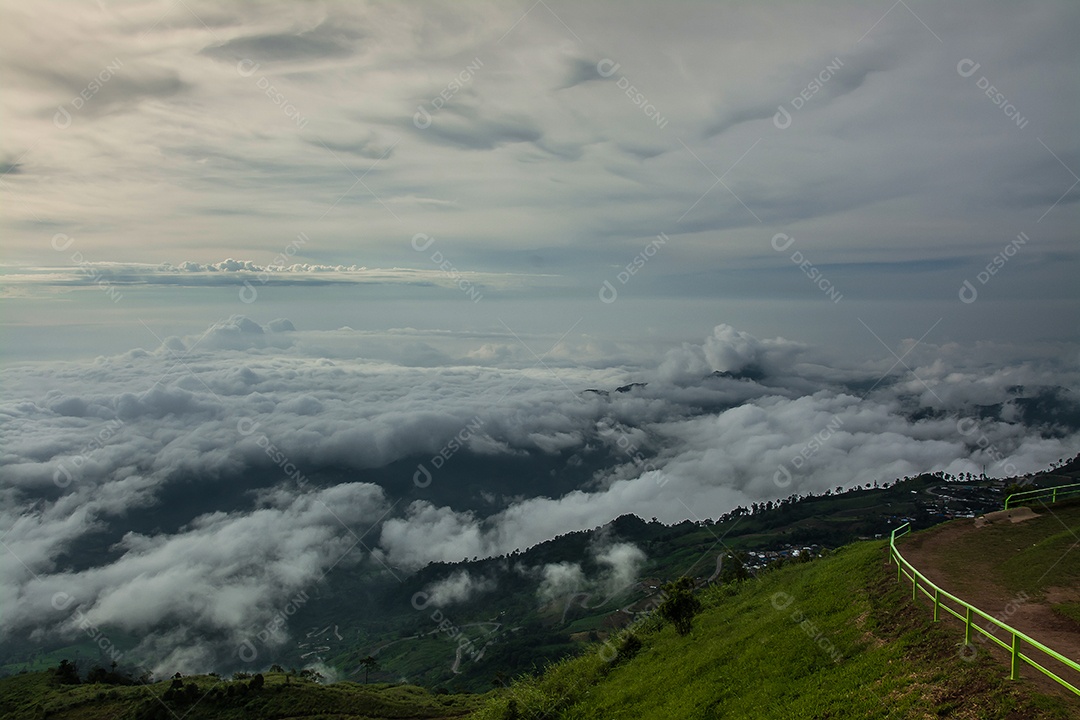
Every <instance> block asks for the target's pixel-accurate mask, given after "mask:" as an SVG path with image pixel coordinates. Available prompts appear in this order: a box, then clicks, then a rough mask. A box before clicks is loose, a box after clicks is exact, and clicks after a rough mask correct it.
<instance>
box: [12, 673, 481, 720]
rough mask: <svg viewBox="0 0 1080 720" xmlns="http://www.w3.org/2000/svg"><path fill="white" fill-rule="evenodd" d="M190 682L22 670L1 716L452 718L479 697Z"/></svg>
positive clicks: (271, 680) (400, 689)
mask: <svg viewBox="0 0 1080 720" xmlns="http://www.w3.org/2000/svg"><path fill="white" fill-rule="evenodd" d="M184 682H185V683H191V682H194V683H196V684H197V685H198V686H199V688H200V689H201V692H200V693H199V697H201V700H200V701H199V702H198V703H196V704H188V703H176V702H171V703H168V704H167V706H166V703H163V702H162V701H161V700H160V697H161V695H162V694H163V693H164V692H165V691H166V689H168V687H169V683H168V682H160V683H154V684H152V685H146V686H143V685H139V686H128V687H113V686H108V685H56V684H55V683H53V682H52V681H51V677H50V676H49V675H48V674H47V673H28V674H25V675H15V676H13V677H9V678H4V679H3V680H0V719H2V720H14V719H15V718H20V719H21V718H39V717H43V714H42V710H44V711H47V713H48V717H49V718H62V719H69V718H70V719H71V720H99V719H100V720H121V719H122V718H133V719H134V718H156V717H163V718H176V717H183V718H185V719H186V720H202V719H207V718H213V719H214V720H226V719H229V718H237V719H239V718H253V717H258V718H307V719H311V720H314V719H315V718H335V720H347V719H349V718H356V719H357V720H359V719H361V718H363V719H365V720H373V719H375V718H451V717H460V716H462V715H464V714H466V713H468V712H469V711H470V710H472V709H474V708H476V707H477V705H478V704H479V703H480V701H481V696H470V695H433V694H431V693H429V692H428V691H427V690H424V689H423V688H418V687H414V686H408V685H370V686H365V685H357V684H355V683H336V684H333V685H317V684H315V683H313V682H306V681H298V680H297V679H295V678H293V679H292V681H291V683H290V684H289V685H286V684H285V676H284V675H282V674H277V673H267V674H266V686H265V687H264V688H263V689H262V690H261V691H259V692H257V693H249V694H247V695H245V696H243V697H233V698H226V697H215V696H206V692H207V691H208V690H210V689H212V688H214V687H220V688H222V689H224V688H226V687H227V686H228V685H230V684H232V685H234V686H238V685H240V684H241V683H239V682H233V683H230V682H228V681H224V680H221V679H219V678H215V677H210V676H197V677H189V678H185V679H184Z"/></svg>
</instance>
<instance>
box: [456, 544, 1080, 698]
mask: <svg viewBox="0 0 1080 720" xmlns="http://www.w3.org/2000/svg"><path fill="white" fill-rule="evenodd" d="M886 557H887V553H886V544H885V543H884V542H881V541H874V542H864V543H858V544H855V545H851V546H848V547H845V548H843V549H841V550H840V551H838V552H837V553H835V554H833V555H832V556H830V557H828V558H824V559H821V560H817V561H814V562H812V563H809V564H800V565H794V566H788V567H785V568H782V569H780V570H777V571H775V572H770V573H767V574H765V575H763V576H762V577H761V578H760V579H757V580H751V581H747V582H744V583H742V584H741V585H739V586H737V587H735V588H730V587H729V588H711V589H709V590H706V591H705V592H703V593H702V600H703V602H704V605H705V608H704V610H703V611H702V612H701V614H700V615H698V617H697V618H696V619H695V622H694V628H693V630H692V632H691V633H690V634H689V635H687V636H679V635H678V634H677V633H676V632H675V630H674V628H672V627H671V626H670V625H667V626H663V627H660V626H659V624H658V622H657V621H656V620H649V621H647V622H645V623H642V624H641V625H640V626H639V627H637V628H635V629H634V630H633V633H634V634H635V635H636V636H637V637H638V638H639V639H640V640H641V641H642V647H641V649H640V650H639V651H638V652H637V653H636V654H635V655H633V657H630V658H626V659H624V658H622V657H618V656H617V657H615V659H614V660H611V657H612V655H615V653H614V652H613V651H611V650H610V649H609V648H602V649H601V650H599V651H593V652H589V653H587V654H585V655H583V656H581V657H578V658H574V659H570V660H565V661H563V662H560V663H558V664H555V665H553V666H551V667H549V668H548V670H547V671H546V672H545V673H544V674H543V675H542V676H541V677H539V678H528V677H525V678H521V679H519V680H518V681H517V682H515V683H514V684H513V685H512V686H511V687H509V688H507V689H506V690H504V691H502V692H501V693H500V694H499V695H498V696H496V697H494V698H492V699H491V700H490V701H489V702H488V704H487V705H486V706H485V707H484V708H482V709H481V710H480V711H478V712H477V713H476V714H475V715H473V716H472V717H474V718H477V719H478V720H479V719H482V718H483V719H490V720H503V719H505V718H514V717H521V718H529V717H549V718H597V719H599V718H604V719H605V720H608V719H611V718H635V719H636V718H642V717H646V718H680V719H691V718H719V717H723V718H763V717H774V718H924V717H954V718H1021V717H1022V718H1067V717H1076V713H1077V712H1078V711H1080V702H1077V700H1076V699H1072V698H1058V697H1047V696H1043V695H1040V694H1038V693H1037V692H1036V691H1035V690H1034V689H1033V687H1032V685H1031V684H1030V683H1029V682H1028V681H1026V680H1021V681H1018V682H1011V681H1009V680H1008V679H1007V677H1006V675H1007V669H1006V668H1005V667H1004V666H1002V665H1001V664H1000V662H999V661H997V660H994V659H992V658H991V657H990V656H987V655H983V656H980V657H979V658H977V659H976V660H974V661H965V660H962V659H961V658H960V656H959V654H958V637H959V636H958V633H957V630H956V628H955V627H948V626H942V625H934V624H933V623H931V622H930V614H929V613H928V612H927V611H926V608H923V607H916V606H914V605H913V604H912V602H911V596H910V590H909V589H908V588H906V587H904V586H901V585H899V584H897V583H896V581H895V572H894V571H892V570H891V569H890V568H885V567H883V564H884V563H885V561H886ZM616 642H618V641H616Z"/></svg>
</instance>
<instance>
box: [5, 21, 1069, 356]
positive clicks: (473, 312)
mask: <svg viewBox="0 0 1080 720" xmlns="http://www.w3.org/2000/svg"><path fill="white" fill-rule="evenodd" d="M3 15H4V22H3V23H2V29H0V40H2V41H0V53H2V63H3V82H4V92H3V93H2V95H0V107H2V122H3V127H4V132H3V134H2V137H0V165H2V170H3V171H4V174H3V177H2V186H0V193H2V196H0V197H2V198H3V200H2V201H3V208H4V212H3V218H2V226H0V227H2V232H3V237H4V243H3V247H4V250H3V257H2V258H0V260H2V262H3V263H4V265H5V267H4V268H3V272H4V278H5V280H6V282H5V286H4V296H5V301H6V304H7V306H8V313H6V315H7V318H8V319H7V323H6V324H7V325H9V328H8V330H9V331H10V332H13V333H14V334H13V335H11V337H12V338H13V340H14V341H16V342H14V343H11V344H17V345H20V346H22V347H24V348H26V350H25V354H26V355H28V356H33V355H34V354H35V353H43V354H47V353H48V352H50V349H49V348H47V347H46V345H47V343H46V342H45V341H44V340H43V339H42V337H41V333H43V332H46V331H41V330H38V331H35V332H34V333H29V332H26V331H22V330H19V328H22V327H23V326H25V325H28V324H31V325H37V326H41V325H43V324H50V325H52V326H54V327H55V328H56V330H55V333H62V334H63V335H64V336H65V337H66V340H67V342H68V343H69V348H68V350H67V352H68V353H72V352H74V353H76V354H97V353H101V352H104V351H105V350H106V349H107V348H106V338H107V339H108V340H107V341H108V342H109V343H116V344H117V345H118V346H119V347H117V348H116V349H117V350H120V349H126V348H127V347H130V346H131V345H133V344H144V343H152V342H153V341H154V339H153V337H151V336H150V335H148V334H147V333H146V332H144V331H143V330H142V328H141V327H139V321H140V320H141V321H143V322H144V323H146V324H148V325H150V326H151V327H153V328H154V329H155V331H156V332H158V333H159V334H168V333H169V332H170V330H171V331H183V332H199V331H201V330H202V329H205V328H206V327H207V326H209V325H210V324H212V323H213V322H217V321H220V320H221V319H224V318H226V317H228V316H229V315H230V314H232V313H233V312H238V311H245V312H247V314H251V315H255V316H259V311H258V310H255V311H253V309H252V308H251V307H245V306H244V305H242V304H241V303H240V302H238V299H237V290H238V289H241V288H243V285H242V282H243V280H242V279H239V278H238V276H237V275H236V273H237V272H239V273H240V274H243V272H244V271H243V270H242V269H241V270H239V271H237V270H236V269H231V270H225V271H223V272H222V271H218V272H206V271H205V269H206V268H207V266H210V265H212V264H219V266H220V264H221V263H222V261H225V260H226V259H230V258H231V259H234V260H236V261H239V263H233V264H229V265H226V266H225V267H228V268H236V267H240V268H243V267H248V268H252V267H267V266H271V267H273V268H278V269H283V268H292V269H293V270H294V272H293V273H291V274H290V277H289V278H288V279H287V280H286V279H285V278H283V273H278V274H277V275H275V276H274V278H273V280H272V281H266V278H263V280H261V281H256V283H257V284H256V286H255V287H256V289H262V290H264V292H263V293H262V294H261V295H260V296H259V297H260V301H261V302H265V301H266V299H267V297H268V296H273V297H275V298H276V299H277V300H278V301H280V302H281V303H283V304H284V305H291V306H296V307H295V309H294V310H293V311H292V312H280V311H279V312H266V314H265V315H264V316H261V317H260V319H261V321H263V322H266V321H269V320H270V319H272V318H273V317H276V316H279V315H287V316H289V317H292V318H293V319H294V320H297V321H298V322H299V323H300V324H301V325H303V326H306V327H312V328H318V329H334V328H336V327H339V326H341V325H349V326H352V327H356V326H357V325H358V324H364V323H365V322H370V318H368V319H367V320H365V319H358V318H352V319H350V318H348V317H344V318H343V317H341V316H340V313H338V312H334V311H329V312H328V311H327V310H326V309H325V308H322V309H320V310H318V311H316V312H312V311H311V308H312V307H313V306H314V304H317V303H318V300H312V299H311V298H313V297H315V296H319V297H325V295H321V294H320V293H319V292H315V291H313V290H312V287H311V286H310V285H306V286H305V287H304V292H302V293H293V294H290V293H289V291H288V290H287V287H288V286H289V285H290V284H291V286H297V285H303V284H304V283H310V282H311V281H318V282H320V283H327V282H334V283H337V284H342V285H345V286H346V289H344V290H343V289H342V288H341V287H338V288H337V290H339V291H342V294H341V295H339V296H336V297H335V299H334V301H332V302H331V301H326V303H325V305H327V306H336V305H340V304H341V301H342V299H352V300H362V301H363V302H365V303H368V302H378V303H379V310H378V315H379V318H378V322H377V323H376V324H381V325H382V326H383V327H384V328H385V327H395V326H400V325H413V326H418V325H420V324H424V323H425V322H426V323H427V325H426V326H429V327H433V328H438V329H447V327H448V326H450V325H452V324H456V325H459V326H464V325H470V324H471V326H472V327H474V328H484V329H489V330H490V329H495V328H501V323H500V320H501V319H503V318H504V317H506V316H507V315H509V314H510V313H509V312H508V311H500V310H496V308H497V306H498V304H499V302H501V301H505V300H507V299H524V300H528V301H529V302H526V303H525V305H526V306H531V307H533V308H534V309H533V311H532V312H529V311H527V310H522V309H520V308H517V309H515V310H514V313H513V315H514V316H515V318H517V319H516V320H513V321H511V322H509V324H511V325H512V326H513V327H514V329H515V330H518V331H528V330H532V329H535V328H534V327H532V325H533V324H534V323H543V322H548V323H549V324H550V325H551V326H550V327H547V328H545V329H546V330H547V331H548V332H550V333H552V334H553V335H554V336H555V337H558V336H559V335H561V334H562V333H563V332H565V331H566V330H567V329H568V328H570V326H571V323H572V322H573V321H575V320H577V319H578V318H584V320H585V322H584V324H583V325H582V326H581V327H580V328H577V329H576V331H577V332H585V333H600V332H601V331H602V329H603V328H605V327H619V328H620V330H619V332H620V333H624V334H625V333H626V332H629V331H630V328H636V332H637V333H638V334H639V335H641V336H642V337H645V336H647V335H648V334H649V333H653V334H656V333H660V334H661V335H665V333H666V335H665V339H668V340H670V339H671V337H669V336H670V335H675V336H678V337H680V338H682V339H691V338H697V337H701V336H702V335H703V334H705V333H707V332H708V331H709V329H710V328H711V327H712V326H714V325H716V324H718V323H720V322H731V323H734V324H736V325H739V326H740V327H747V328H748V329H750V330H753V331H755V332H758V333H761V334H764V335H772V334H786V335H794V336H796V337H797V338H798V339H800V340H803V341H815V340H825V341H829V342H841V343H848V344H854V343H859V342H862V343H865V345H864V347H865V348H872V347H877V348H878V350H881V348H880V347H879V346H878V345H877V340H876V339H874V338H873V337H872V336H871V334H870V333H868V332H867V330H866V329H865V327H864V326H863V324H862V323H861V322H860V321H863V322H865V323H866V324H868V325H870V326H871V327H872V328H873V329H874V330H875V332H876V333H877V334H878V335H880V336H882V338H883V339H884V340H885V342H886V343H888V344H889V345H891V346H893V347H895V346H896V343H898V342H899V341H900V340H902V339H904V338H919V337H920V336H922V334H923V333H924V332H925V331H926V330H927V329H928V328H931V327H932V326H933V325H934V323H935V322H938V321H939V320H940V321H941V324H940V325H939V326H938V327H937V328H936V329H935V332H936V333H937V338H938V339H950V338H960V339H967V340H977V339H988V338H994V339H999V340H1003V339H1060V338H1062V337H1068V338H1071V339H1075V338H1076V330H1077V323H1076V322H1075V319H1076V317H1077V313H1078V311H1080V302H1078V290H1077V285H1076V283H1075V282H1073V279H1074V278H1075V277H1076V275H1077V271H1078V270H1080V267H1078V263H1077V242H1076V240H1077V237H1076V228H1077V226H1078V219H1080V218H1078V214H1077V205H1076V201H1077V198H1078V197H1080V191H1078V190H1077V187H1076V185H1077V178H1078V176H1080V152H1078V149H1077V143H1078V139H1077V135H1076V133H1075V116H1076V110H1077V106H1078V103H1077V97H1078V90H1077V86H1076V83H1075V77H1076V70H1077V66H1078V62H1077V60H1078V54H1080V50H1078V48H1077V45H1076V43H1075V38H1076V36H1077V33H1078V31H1080V7H1078V6H1077V5H1076V4H1075V3H1072V2H1068V1H1064V2H1044V3H1039V4H1037V5H1034V6H1023V7H1020V6H1013V5H1011V4H1005V3H993V4H988V3H979V2H968V3H964V2H961V3H949V4H945V5H943V4H940V3H929V2H920V1H915V0H913V1H912V2H895V3H890V2H888V1H883V2H873V3H868V2H852V3H839V2H832V3H822V4H815V5H814V6H813V7H811V6H809V5H807V4H806V3H788V4H779V3H771V4H768V5H764V6H763V5H760V4H751V3H729V2H714V3H681V4H677V5H675V6H671V5H665V6H664V7H663V8H662V9H661V8H660V7H658V6H657V5H655V4H647V3H585V4H579V3H565V4H563V3H558V2H547V0H542V1H539V2H535V3H530V2H523V3H453V4H443V5H436V4H416V3H387V4H371V5H367V4H362V3H257V4H240V3H233V2H200V1H196V0H190V1H184V2H179V1H177V0H163V1H161V2H126V3H123V2H99V3H90V2H86V3H76V2H65V3H31V4H27V3H15V2H11V3H4V9H3ZM991 86H992V88H993V89H991ZM988 93H989V94H988ZM781 233H782V234H783V235H780V234H781ZM1021 233H1023V235H1022V236H1021V235H1020V234H1021ZM418 234H421V235H418ZM778 236H779V237H778ZM417 248H420V249H419V250H418V249H417ZM777 248H780V249H779V250H778V249H777ZM995 258H997V259H998V264H997V265H994V262H995ZM81 263H92V264H91V265H81ZM166 263H167V264H168V265H167V266H165V267H166V268H168V269H167V270H165V271H162V270H159V269H158V268H159V267H160V266H162V264H166ZM185 263H187V264H185ZM133 264H135V265H133ZM988 265H990V266H991V270H993V273H992V274H990V273H988V272H987V271H986V268H987V266H988ZM294 266H296V267H294ZM305 266H306V267H305ZM312 266H315V267H316V269H317V270H319V271H321V272H319V273H315V272H313V271H312ZM627 266H630V268H629V270H628V269H627ZM175 268H182V269H180V270H177V269H175ZM359 268H366V270H360V269H359ZM46 269H47V270H46ZM980 272H983V273H985V274H984V275H982V276H980V275H979V273H980ZM109 273H119V274H120V275H121V276H122V278H123V280H124V281H126V282H131V283H137V284H138V285H139V287H141V288H143V289H145V288H146V287H147V286H148V285H150V286H154V285H161V284H164V285H165V287H166V288H167V289H169V290H170V291H171V292H168V293H164V294H154V293H148V294H139V293H140V291H139V290H131V291H130V292H129V293H127V295H126V297H127V298H128V303H127V307H124V303H122V302H118V301H117V302H114V301H113V300H115V298H109V297H106V296H105V295H104V293H105V292H106V291H107V288H105V286H104V283H105V282H106V280H103V278H108V277H111V275H109ZM620 273H623V274H622V275H620ZM965 282H966V283H968V284H969V285H970V289H969V288H968V286H966V285H965ZM605 283H607V284H606V285H605ZM207 284H210V285H213V286H218V287H220V286H222V285H226V286H227V287H228V289H227V292H222V293H217V294H215V293H213V292H210V291H207V290H206V289H205V286H206V285H207ZM80 285H81V286H92V287H93V290H94V292H93V293H82V294H79V292H78V290H77V289H76V288H77V287H78V286H80ZM271 285H272V287H270V286H271ZM376 285H377V288H376V287H375V286H376ZM356 286H361V287H360V288H357V287H356ZM178 287H179V289H177V288H178ZM188 287H195V288H197V289H198V290H199V292H197V293H191V292H185V291H184V288H188ZM320 287H322V285H320ZM431 287H436V288H438V287H442V288H445V289H446V290H447V292H444V293H441V294H436V295H432V294H431V291H430V290H426V289H425V288H431ZM103 288H104V289H103ZM348 288H352V290H351V291H349V290H348ZM395 288H397V289H395ZM350 292H351V294H350ZM275 293H276V295H275ZM962 293H966V295H965V299H968V300H974V302H964V301H962V300H961V294H962ZM250 295H251V293H249V296H250ZM552 296H559V297H560V298H573V303H571V304H569V305H567V306H563V307H558V308H554V307H553V308H552V309H551V310H548V311H543V310H541V311H537V310H535V307H536V303H535V302H533V301H535V300H536V299H538V298H539V299H545V298H551V297H552ZM601 296H603V297H605V299H607V300H612V299H615V302H607V303H605V302H603V301H602V300H601ZM211 297H212V298H214V302H215V303H217V304H216V306H215V307H214V309H213V310H209V309H205V308H203V309H202V310H193V311H190V312H188V313H186V315H185V319H186V322H187V324H186V325H185V324H184V323H183V322H182V321H178V320H176V319H175V317H174V316H173V315H172V314H170V313H169V312H167V311H166V310H164V309H163V306H174V305H175V304H176V303H178V302H182V303H185V304H187V305H188V306H189V307H190V306H196V305H204V304H205V303H207V302H208V301H207V300H206V298H211ZM480 298H482V299H483V301H477V300H478V299H480ZM73 299H77V302H74V303H71V302H68V303H67V305H57V301H65V300H66V301H71V300H73ZM401 299H411V300H436V301H438V302H436V303H434V305H436V306H438V305H440V304H445V303H452V304H453V305H454V312H453V313H452V314H440V313H439V312H438V310H434V311H428V310H425V311H424V312H423V313H417V314H415V315H412V316H411V315H410V314H409V313H407V312H405V311H404V310H403V308H404V307H405V305H404V304H402V303H393V302H384V301H391V300H401ZM661 300H663V301H668V300H674V301H675V302H674V304H673V305H666V306H659V305H656V304H654V303H655V302H660V301H661ZM687 300H690V301H698V302H700V303H701V304H699V305H696V306H695V305H693V304H685V305H680V303H681V302H682V301H687ZM484 301H487V302H486V304H485V302H484ZM717 301H720V302H719V304H718V303H717ZM635 303H638V305H637V306H635ZM769 303H776V305H771V306H770V305H769ZM91 306H92V307H91ZM223 306H224V307H223ZM680 307H681V308H682V311H681V312H680V310H679V309H680ZM58 308H64V309H66V310H68V311H69V312H67V313H64V314H63V319H59V318H58V313H57V312H56V311H57V309H58ZM688 309H692V310H693V314H695V315H701V314H702V313H703V312H708V313H709V315H710V316H709V317H708V318H703V319H701V320H700V321H699V322H696V323H690V322H688V321H687V320H686V318H685V315H686V314H687V310H688ZM259 310H263V311H264V312H265V305H263V306H259ZM305 313H307V314H308V315H310V319H309V318H308V317H306V316H305ZM553 318H558V320H559V321H560V322H551V321H552V320H553ZM170 322H172V323H174V325H175V326H171V325H170ZM106 325H107V326H109V328H108V329H103V328H102V326H106ZM91 326H94V327H95V328H96V329H94V330H92V331H88V330H87V328H88V327H91ZM122 327H127V328H132V327H135V328H137V329H138V332H139V333H141V334H136V333H134V332H133V333H131V334H130V337H127V336H124V337H123V338H122V337H121V336H122V333H120V332H118V331H117V328H122ZM80 338H83V339H85V347H83V346H82V345H80V340H79V339H80ZM53 350H55V348H53ZM6 352H8V353H11V352H12V351H11V350H7V351H6Z"/></svg>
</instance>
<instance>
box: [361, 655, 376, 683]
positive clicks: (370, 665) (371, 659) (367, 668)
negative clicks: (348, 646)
mask: <svg viewBox="0 0 1080 720" xmlns="http://www.w3.org/2000/svg"><path fill="white" fill-rule="evenodd" d="M360 666H361V667H362V668H364V684H365V685H366V684H367V681H368V673H370V672H371V671H372V670H378V669H379V661H378V659H376V658H375V656H374V655H368V656H367V657H366V658H364V659H363V660H361V661H360Z"/></svg>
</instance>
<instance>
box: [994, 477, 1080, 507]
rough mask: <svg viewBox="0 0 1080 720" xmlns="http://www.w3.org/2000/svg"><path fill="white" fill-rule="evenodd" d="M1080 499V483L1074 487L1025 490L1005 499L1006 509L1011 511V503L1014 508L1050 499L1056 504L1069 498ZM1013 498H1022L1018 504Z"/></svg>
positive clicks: (1062, 486) (1059, 486)
mask: <svg viewBox="0 0 1080 720" xmlns="http://www.w3.org/2000/svg"><path fill="white" fill-rule="evenodd" d="M1073 496H1076V497H1080V483H1075V484H1073V485H1058V486H1057V487H1048V488H1038V489H1037V490H1024V491H1023V492H1018V493H1013V494H1012V495H1009V496H1008V497H1007V498H1005V509H1006V510H1008V509H1009V504H1010V503H1011V504H1012V505H1013V507H1015V506H1017V505H1019V504H1022V503H1027V502H1032V501H1034V500H1045V499H1046V498H1050V502H1052V503H1055V502H1057V501H1058V500H1064V499H1065V498H1068V497H1073ZM1013 498H1020V499H1019V500H1017V501H1016V502H1013Z"/></svg>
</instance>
